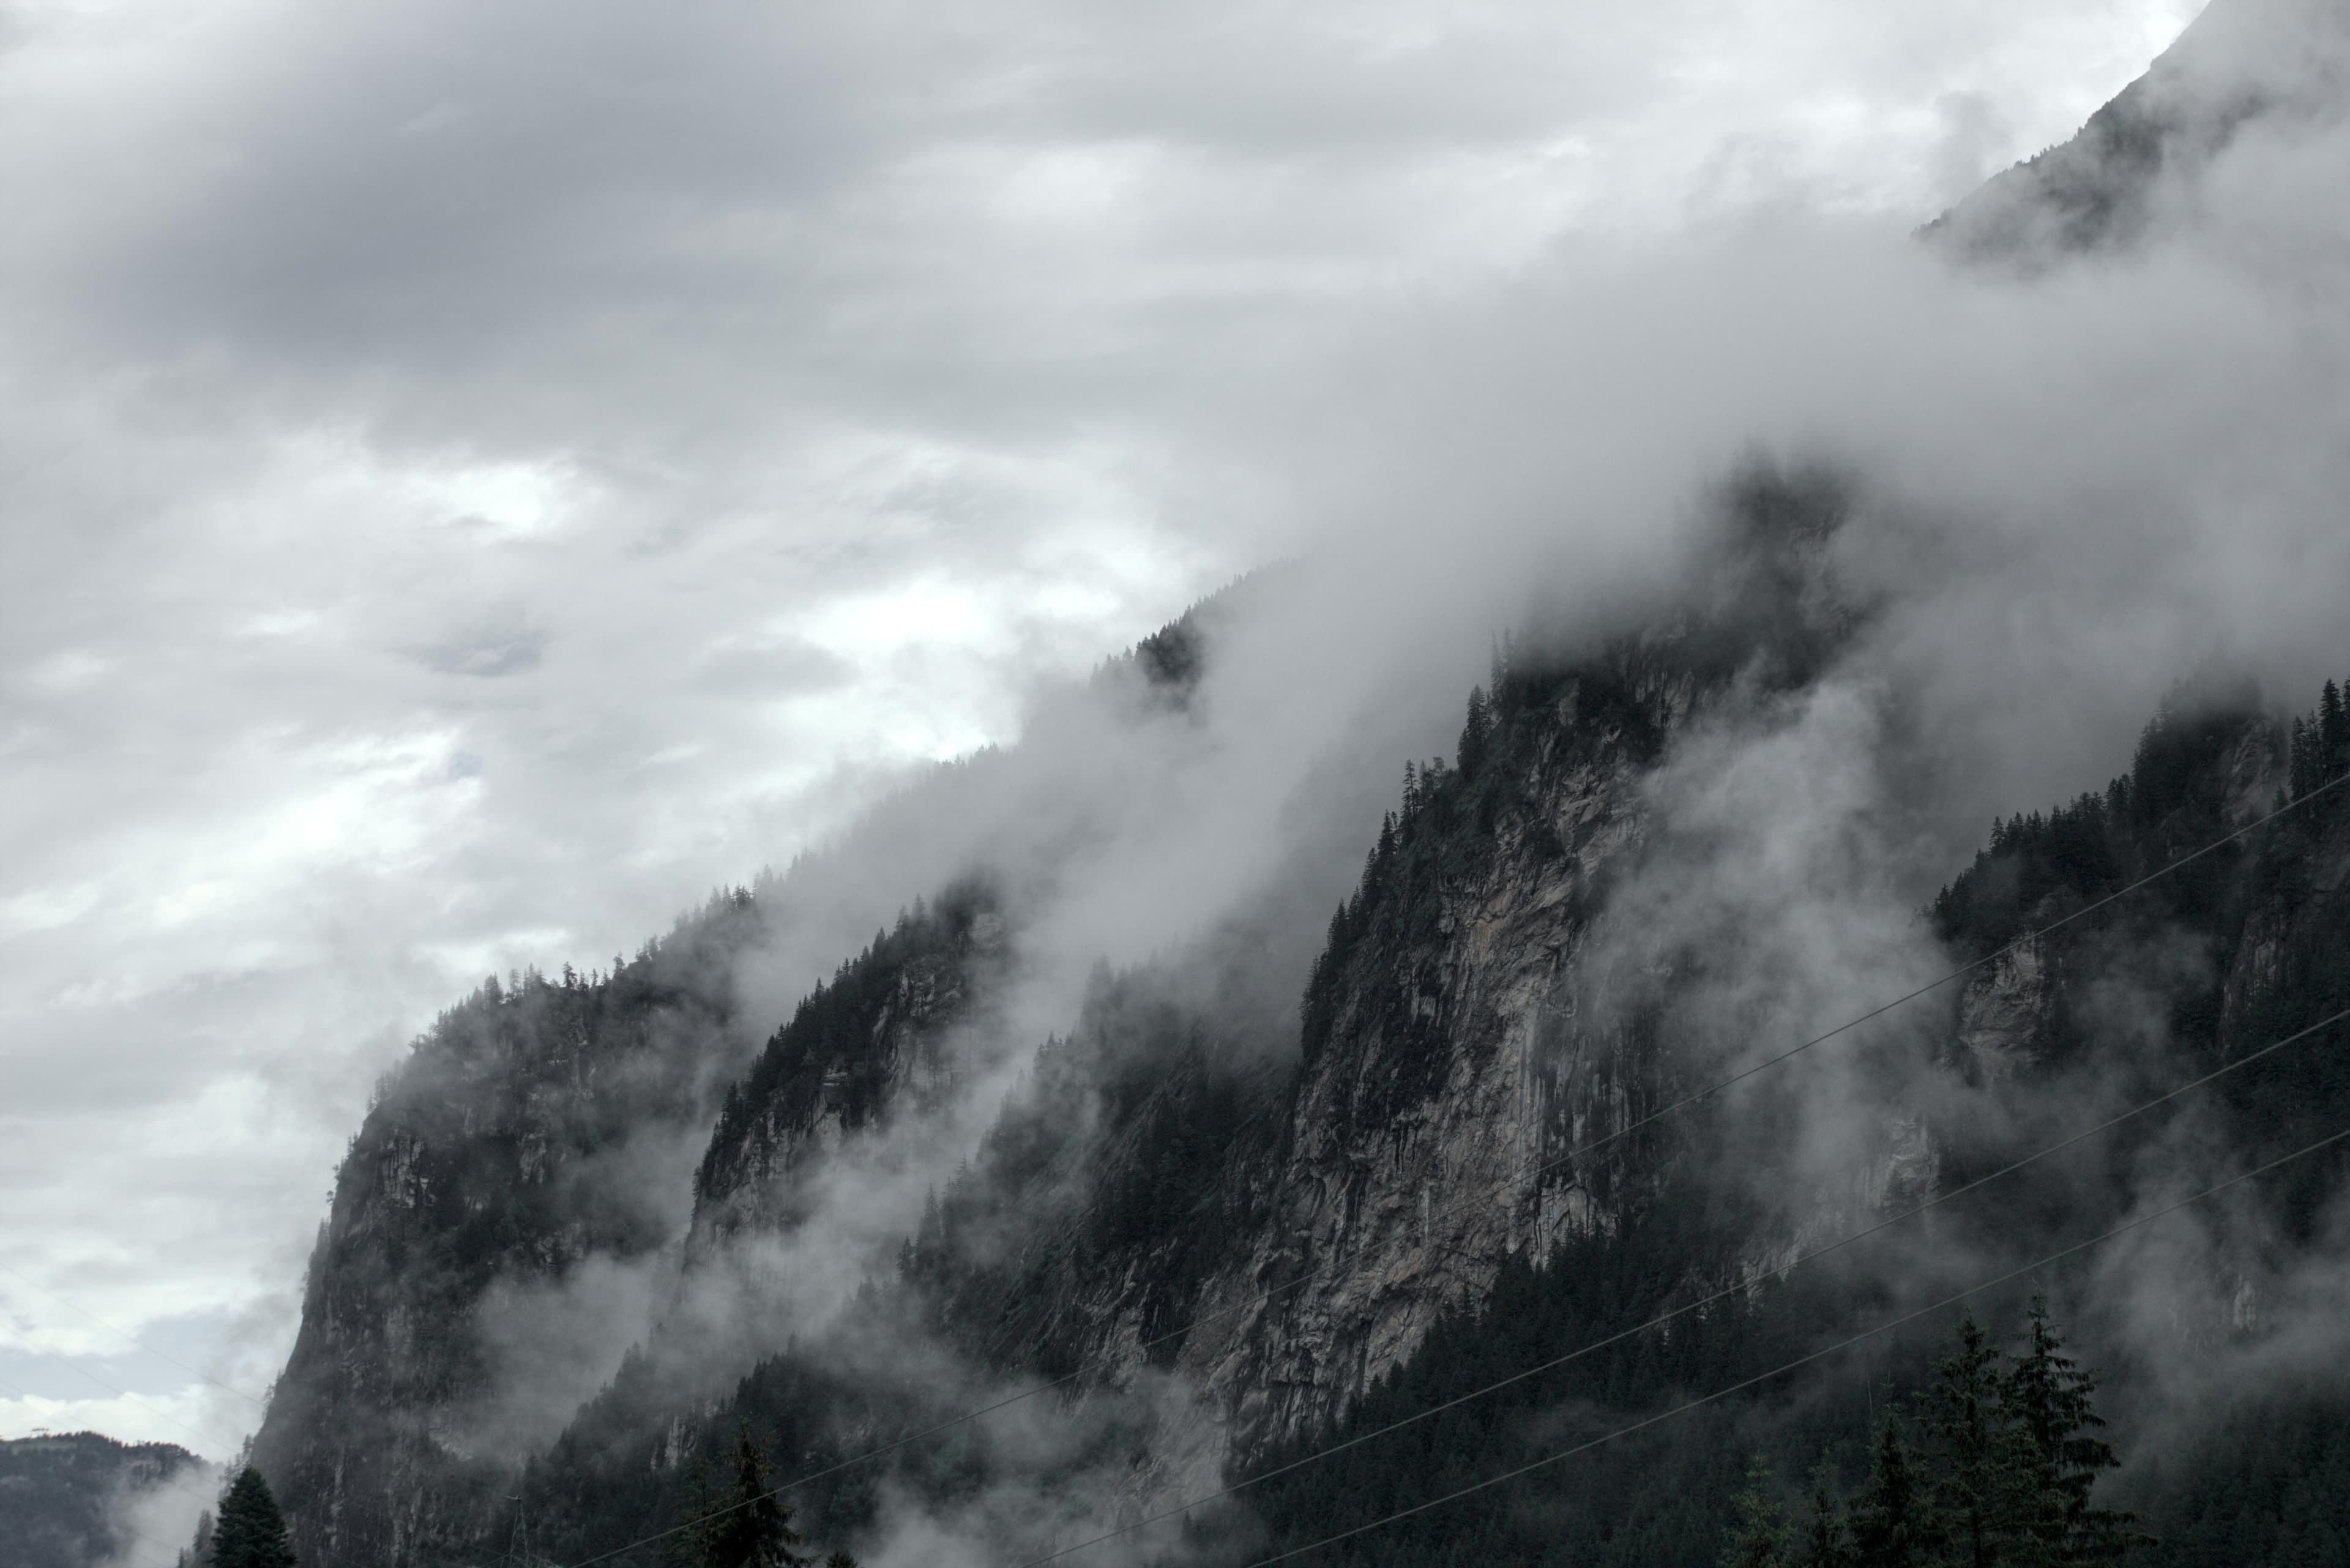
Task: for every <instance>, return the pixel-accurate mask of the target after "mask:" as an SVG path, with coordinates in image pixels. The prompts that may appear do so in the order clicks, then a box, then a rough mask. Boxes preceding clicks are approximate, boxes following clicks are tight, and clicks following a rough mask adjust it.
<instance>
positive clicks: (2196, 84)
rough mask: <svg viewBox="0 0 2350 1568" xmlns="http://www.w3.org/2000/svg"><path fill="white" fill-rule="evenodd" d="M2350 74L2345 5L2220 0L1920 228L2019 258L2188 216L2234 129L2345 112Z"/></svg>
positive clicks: (2133, 238)
mask: <svg viewBox="0 0 2350 1568" xmlns="http://www.w3.org/2000/svg"><path fill="white" fill-rule="evenodd" d="M2346 88H2350V5H2343V4H2342V3H2341V0H2214V3H2213V4H2212V5H2210V7H2209V8H2208V9H2207V10H2205V11H2204V12H2203V14H2202V15H2201V16H2198V17H2197V18H2196V19H2195V21H2194V22H2193V23H2192V24H2191V25H2189V27H2188V28H2187V30H2186V32H2185V33H2183V34H2182V35H2181V36H2179V38H2178V41H2177V42H2176V43H2174V44H2172V45H2171V46H2170V47H2169V48H2168V49H2166V50H2165V51H2164V52H2163V53H2162V54H2161V56H2160V57H2158V58H2157V59H2156V60H2155V62H2154V63H2153V65H2152V66H2150V67H2147V73H2146V74H2145V75H2144V76H2142V77H2140V78H2137V80H2136V81H2134V82H2132V83H2131V84H2130V85H2129V86H2128V87H2127V88H2124V89H2123V90H2122V92H2121V93H2120V95H2119V96H2117V97H2116V98H2115V99H2114V100H2113V101H2112V102H2111V103H2108V104H2106V106H2105V107H2104V108H2103V109H2099V110H2098V111H2097V112H2096V113H2095V114H2094V115H2092V116H2090V117H2089V122H2088V123H2087V124H2086V125H2085V126H2084V127H2082V129H2081V130H2080V131H2079V132H2078V133H2077V134H2076V135H2074V137H2073V138H2072V139H2071V140H2068V141H2065V142H2064V143H2063V144H2061V145H2059V146H2056V147H2052V148H2050V149H2049V150H2048V151H2045V152H2042V153H2040V154H2038V155H2037V156H2035V157H2033V158H2032V159H2030V160H2028V161H2025V162H2022V163H2020V164H2018V165H2016V166H2015V167H2014V168H2013V169H2011V170H2009V171H2006V172H2005V173H2002V174H2001V175H1999V176H1997V177H1996V178H1994V179H1993V180H1991V182H1989V183H1988V184H1986V185H1985V186H1983V188H1982V189H1981V190H1980V191H1977V192H1974V193H1973V194H1971V195H1970V196H1969V197H1968V198H1967V199H1966V200H1965V201H1963V202H1960V203H1959V204H1958V205H1957V206H1956V207H1954V208H1952V209H1951V210H1950V212H1949V213H1945V214H1943V216H1941V217H1940V218H1939V219H1937V220H1936V221H1935V222H1934V223H1932V224H1930V225H1929V226H1928V229H1927V231H1926V232H1927V234H1929V235H1930V236H1932V237H1933V238H1935V239H1937V240H1939V241H1941V242H1943V243H1947V244H1952V245H1955V246H1956V247H1958V248H1959V249H1960V251H1961V252H1963V253H1965V254H1970V255H1974V256H1979V257H1989V256H2002V257H2008V258H2012V259H2022V260H2029V259H2034V258H2038V259H2042V260H2045V259H2046V258H2048V257H2049V256H2051V255H2052V254H2061V253H2064V252H2082V251H2094V250H2099V249H2107V248H2112V247H2117V246H2123V245H2127V244H2134V243H2136V242H2137V241H2138V240H2140V239H2142V238H2143V237H2144V236H2145V235H2146V234H2147V231H2148V229H2149V228H2151V227H2153V226H2155V225H2157V224H2159V223H2181V222H2185V221H2188V219H2189V213H2190V212H2191V207H2192V203H2193V201H2194V198H2195V191H2196V183H2197V182H2198V180H2199V176H2200V175H2201V174H2202V173H2203V171H2205V170H2206V169H2207V168H2208V167H2209V165H2210V163H2211V161H2212V160H2214V159H2215V158H2218V157H2219V156H2220V155H2221V154H2222V153H2223V152H2224V151H2226V150H2227V148H2228V147H2229V145H2230V143H2231V142H2233V141H2234V140H2236V139H2237V138H2239V137H2240V136H2244V135H2249V134H2255V133H2257V132H2258V131H2260V130H2263V129H2268V130H2282V131H2285V132H2287V133H2290V130H2291V129H2292V128H2293V126H2294V125H2295V124H2296V123H2297V122H2298V123H2303V124H2306V123H2308V122H2318V123H2324V122H2327V121H2338V120H2339V119H2340V118H2341V116H2342V114H2343V109H2344V99H2345V89H2346Z"/></svg>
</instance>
